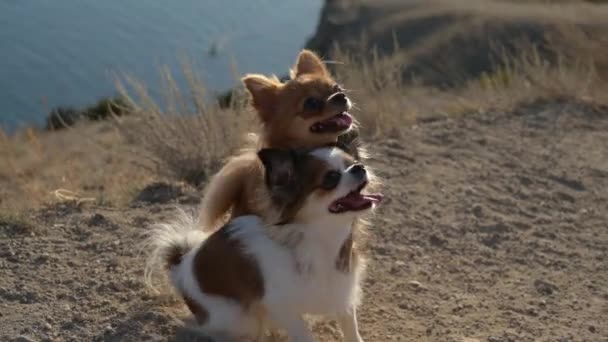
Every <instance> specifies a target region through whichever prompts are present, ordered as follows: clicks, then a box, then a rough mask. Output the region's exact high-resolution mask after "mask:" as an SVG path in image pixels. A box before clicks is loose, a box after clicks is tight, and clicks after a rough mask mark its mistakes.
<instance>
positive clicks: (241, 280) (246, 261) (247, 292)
mask: <svg viewBox="0 0 608 342" xmlns="http://www.w3.org/2000/svg"><path fill="white" fill-rule="evenodd" d="M229 229H230V227H229V226H224V227H223V228H221V229H220V230H218V231H217V232H215V233H214V234H212V235H211V236H210V237H209V238H208V239H207V241H205V243H204V244H203V246H202V247H201V249H200V250H199V251H198V253H197V254H196V256H195V257H194V263H193V268H194V272H195V275H196V280H197V282H198V284H199V286H200V288H201V290H202V291H203V292H204V293H206V294H209V295H216V296H221V297H226V298H231V299H234V300H236V301H237V302H239V303H240V304H241V305H242V306H243V308H244V309H245V310H247V309H249V307H250V306H251V305H252V304H254V303H255V302H256V301H258V300H259V299H260V298H261V297H262V296H263V295H264V279H263V278H262V274H261V271H260V269H259V266H258V264H257V263H256V261H255V260H254V259H252V258H251V257H250V256H249V255H247V254H245V252H244V251H243V247H244V246H243V244H242V243H241V242H240V241H239V240H237V239H234V238H232V236H231V235H230V231H229Z"/></svg>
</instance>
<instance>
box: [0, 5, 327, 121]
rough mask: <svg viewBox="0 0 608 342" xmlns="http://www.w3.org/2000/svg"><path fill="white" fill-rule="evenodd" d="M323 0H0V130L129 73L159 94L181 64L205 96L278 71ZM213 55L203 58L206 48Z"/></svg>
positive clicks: (104, 88)
mask: <svg viewBox="0 0 608 342" xmlns="http://www.w3.org/2000/svg"><path fill="white" fill-rule="evenodd" d="M321 6H322V0H0V127H3V128H4V129H8V130H12V129H14V128H16V127H18V126H22V125H24V124H32V123H34V124H40V123H42V122H43V121H44V117H45V115H46V114H47V113H48V111H49V110H50V109H51V108H53V107H55V106H59V105H71V106H80V105H86V104H90V103H93V102H94V101H95V100H96V99H98V98H99V97H102V96H109V95H113V94H115V93H116V90H115V85H114V80H115V76H116V75H117V74H121V73H122V74H124V73H128V74H130V75H133V76H135V77H136V78H139V79H141V80H143V81H144V82H145V83H146V84H147V85H148V86H149V87H150V88H151V90H152V92H153V93H158V92H159V91H158V90H159V88H160V82H159V79H160V77H159V68H160V66H161V65H168V66H169V68H170V69H171V70H172V71H174V72H175V73H179V72H180V70H181V68H180V62H181V61H182V60H183V59H184V57H188V58H190V59H192V60H193V61H194V64H195V66H196V67H197V69H198V70H200V71H201V74H202V76H203V78H204V80H205V81H206V82H207V84H208V85H209V86H210V88H212V89H215V90H225V89H228V88H230V87H231V86H233V85H234V84H235V79H234V75H233V73H232V72H231V68H230V65H231V63H232V62H234V63H235V64H236V65H237V68H238V72H239V73H244V72H260V73H284V72H286V71H287V68H288V67H289V66H290V65H291V64H292V63H293V61H294V59H295V57H296V55H297V53H298V50H299V49H300V48H301V47H302V46H303V45H304V43H305V41H306V39H307V38H308V37H309V36H310V35H312V34H313V33H314V29H315V27H316V24H317V21H318V18H319V12H320V8H321ZM214 47H215V50H216V51H217V54H213V53H210V50H213V49H214Z"/></svg>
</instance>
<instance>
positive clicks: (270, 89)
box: [241, 74, 281, 122]
mask: <svg viewBox="0 0 608 342" xmlns="http://www.w3.org/2000/svg"><path fill="white" fill-rule="evenodd" d="M241 81H242V82H243V84H244V85H245V88H247V91H249V93H250V94H251V100H252V104H253V107H254V108H255V109H256V110H257V111H258V114H259V115H260V119H262V121H264V122H266V121H267V120H268V119H269V117H270V116H271V115H272V114H273V113H274V111H275V108H276V103H277V101H276V100H277V94H278V90H279V88H280V86H281V82H280V81H279V80H278V79H272V78H268V77H266V76H264V75H258V74H249V75H245V77H243V78H242V79H241Z"/></svg>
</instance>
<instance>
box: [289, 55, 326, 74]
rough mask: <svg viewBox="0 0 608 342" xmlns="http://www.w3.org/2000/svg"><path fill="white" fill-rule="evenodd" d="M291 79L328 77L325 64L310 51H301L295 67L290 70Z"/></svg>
mask: <svg viewBox="0 0 608 342" xmlns="http://www.w3.org/2000/svg"><path fill="white" fill-rule="evenodd" d="M291 74H292V77H294V78H295V77H298V76H300V75H322V76H328V75H329V71H327V68H326V67H325V64H324V63H323V61H322V60H321V58H319V56H317V55H316V54H315V53H314V52H312V51H310V50H302V52H300V55H299V56H298V60H297V61H296V65H295V66H294V68H293V70H292V73H291Z"/></svg>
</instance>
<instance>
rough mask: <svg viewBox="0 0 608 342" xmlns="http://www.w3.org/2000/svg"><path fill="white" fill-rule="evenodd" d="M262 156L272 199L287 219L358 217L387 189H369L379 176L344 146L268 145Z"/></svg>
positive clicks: (296, 221) (297, 220) (312, 220)
mask: <svg viewBox="0 0 608 342" xmlns="http://www.w3.org/2000/svg"><path fill="white" fill-rule="evenodd" d="M258 157H259V158H260V160H261V162H262V164H263V165H264V168H265V180H266V185H267V187H268V189H269V195H270V197H271V202H272V203H273V205H274V206H275V207H276V208H277V210H278V211H279V212H280V213H281V215H280V216H281V217H280V221H282V222H292V223H314V222H319V221H323V220H327V219H328V218H330V219H332V220H336V219H337V220H341V219H345V220H352V219H353V218H354V217H355V216H357V215H359V214H361V213H363V212H365V211H368V210H371V209H373V208H374V207H375V206H376V205H377V204H378V203H379V202H380V201H381V200H382V195H381V194H365V193H364V190H365V188H366V186H367V184H368V183H369V181H370V179H371V178H372V177H373V176H372V175H371V173H370V172H369V171H368V170H367V169H366V167H365V166H364V165H363V164H362V163H360V162H358V161H357V160H355V159H354V158H353V157H352V156H351V155H349V154H348V153H346V152H345V151H344V150H342V149H340V148H337V147H323V148H318V149H314V150H306V151H305V150H295V149H278V148H266V149H262V150H260V151H259V152H258Z"/></svg>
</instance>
